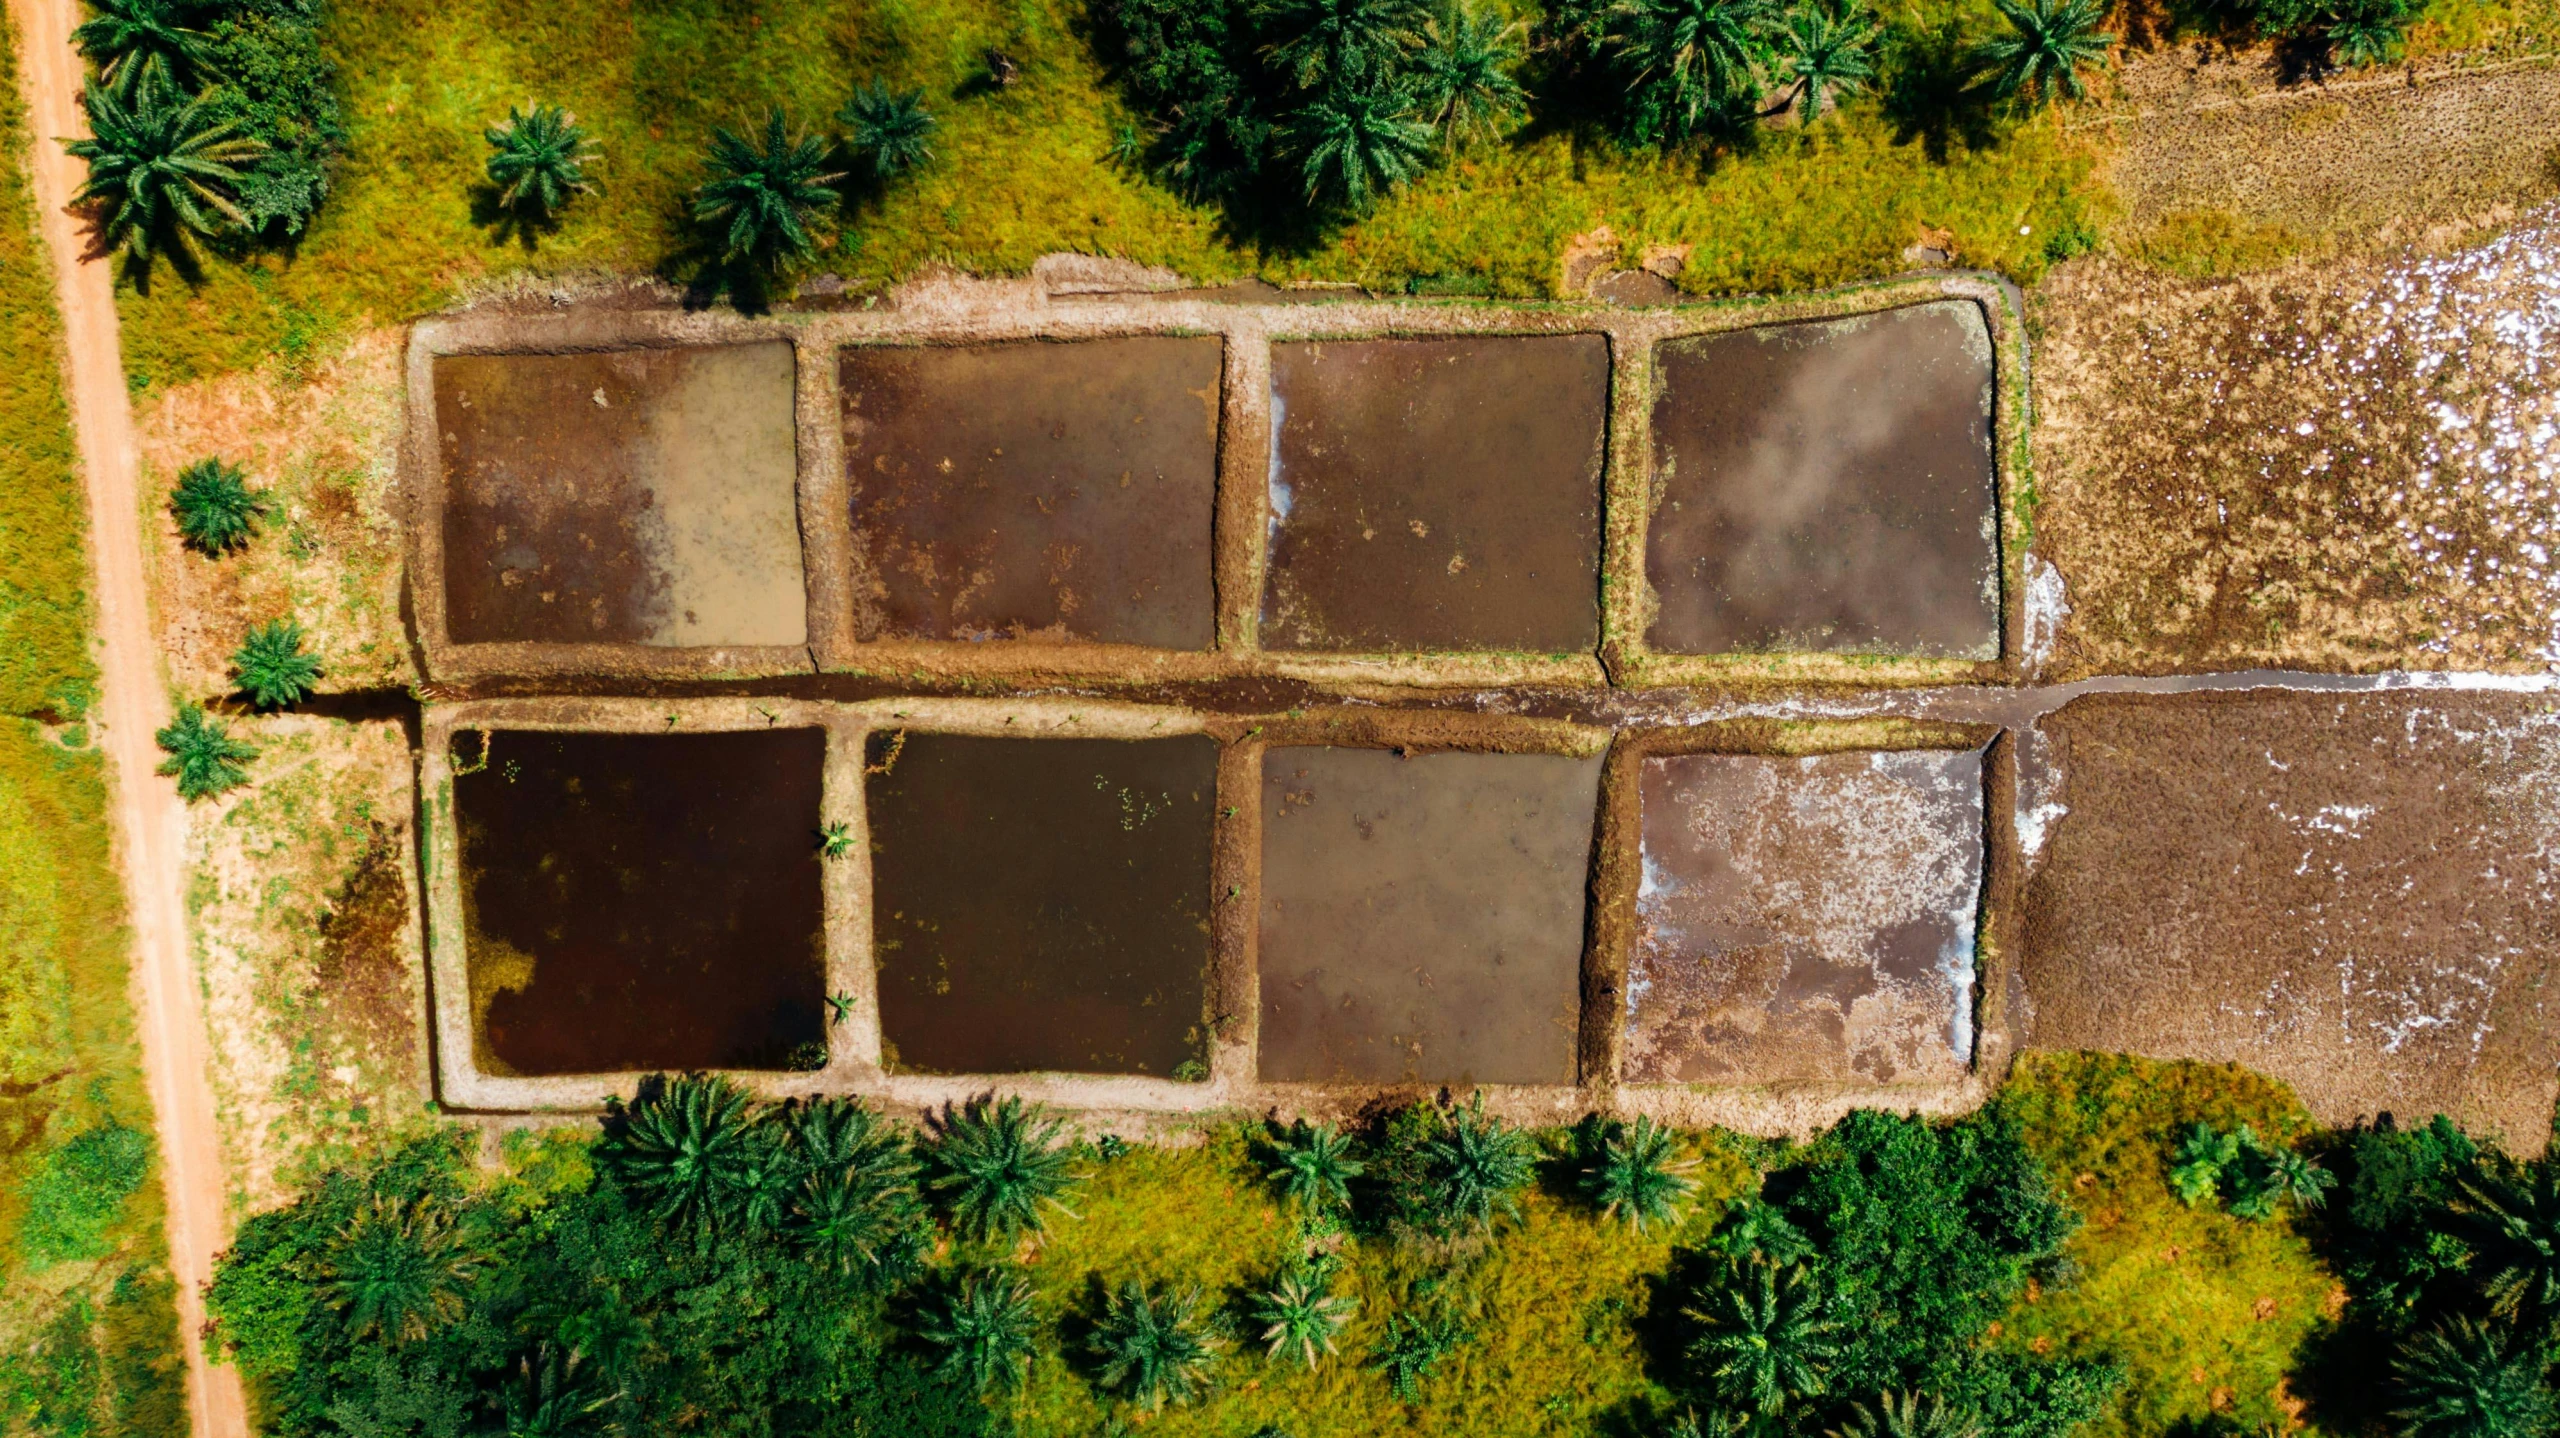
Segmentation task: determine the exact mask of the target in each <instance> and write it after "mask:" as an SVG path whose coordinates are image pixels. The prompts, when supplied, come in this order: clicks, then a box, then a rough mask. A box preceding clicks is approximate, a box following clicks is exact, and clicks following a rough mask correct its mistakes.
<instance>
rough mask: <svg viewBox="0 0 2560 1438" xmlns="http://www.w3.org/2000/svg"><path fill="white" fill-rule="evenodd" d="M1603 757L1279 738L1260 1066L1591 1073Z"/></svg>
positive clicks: (1546, 1078) (1286, 1072)
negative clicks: (1590, 963) (1589, 957)
mask: <svg viewBox="0 0 2560 1438" xmlns="http://www.w3.org/2000/svg"><path fill="white" fill-rule="evenodd" d="M1599 794H1600V761H1599V760H1598V759H1572V758H1565V757H1561V756H1556V755H1546V754H1424V755H1418V756H1415V757H1412V758H1405V757H1401V756H1399V755H1397V754H1395V753H1394V752H1392V751H1389V750H1384V749H1332V748H1275V749H1272V750H1269V751H1267V752H1266V753H1265V754H1264V756H1263V761H1262V914H1261V923H1262V928H1261V939H1260V946H1259V947H1260V965H1261V975H1262V1040H1261V1043H1262V1058H1261V1071H1262V1077H1263V1078H1264V1079H1266V1080H1269V1081H1274V1082H1312V1083H1406V1082H1413V1083H1448V1084H1467V1083H1519V1084H1567V1083H1571V1082H1573V1081H1574V1072H1575V1055H1576V1051H1577V1047H1578V1037H1579V1025H1580V1015H1581V1003H1580V993H1581V973H1582V941H1583V911H1584V902H1585V895H1586V892H1587V883H1588V877H1589V867H1590V859H1591V841H1592V821H1593V815H1594V811H1595V809H1596V808H1597V806H1598V803H1599Z"/></svg>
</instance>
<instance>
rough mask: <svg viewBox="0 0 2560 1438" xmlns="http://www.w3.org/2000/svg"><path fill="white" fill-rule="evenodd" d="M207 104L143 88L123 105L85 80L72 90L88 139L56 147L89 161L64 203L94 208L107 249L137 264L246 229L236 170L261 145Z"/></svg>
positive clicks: (182, 253)
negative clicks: (201, 238)
mask: <svg viewBox="0 0 2560 1438" xmlns="http://www.w3.org/2000/svg"><path fill="white" fill-rule="evenodd" d="M211 98H212V97H211V96H210V95H199V96H196V97H195V98H193V99H185V98H183V97H181V96H179V95H177V94H176V93H175V92H173V91H171V90H169V89H167V88H165V87H163V86H159V85H147V86H142V87H139V88H138V89H137V90H136V91H135V92H134V94H133V96H132V98H131V101H130V103H128V102H127V101H126V100H125V99H122V98H119V97H118V96H116V95H115V94H113V93H110V92H109V91H106V90H102V89H100V88H99V87H98V86H97V84H96V83H95V82H94V81H93V82H91V83H90V84H89V86H88V87H87V88H86V89H84V90H83V91H82V92H81V95H80V102H81V105H82V107H83V108H84V109H86V110H87V111H88V112H89V133H90V136H91V138H89V139H86V140H73V141H70V142H69V143H68V145H67V146H66V148H68V149H69V150H70V152H71V153H72V154H74V155H77V156H79V157H80V158H81V159H84V160H86V161H88V162H89V179H88V182H87V183H86V184H83V185H82V186H81V187H80V192H79V193H78V194H76V195H74V196H73V197H72V199H73V200H74V201H75V202H76V203H80V204H94V205H96V206H97V207H98V209H99V230H100V237H101V238H102V239H103V240H104V241H105V242H106V248H107V249H108V250H109V251H110V252H111V253H117V254H125V255H130V256H132V257H133V258H134V259H136V260H141V261H144V262H148V261H149V260H150V259H151V257H152V256H154V255H156V254H171V255H174V256H177V257H179V258H182V259H183V258H190V257H192V256H193V254H194V246H195V242H194V237H195V236H198V235H214V234H218V233H220V232H222V231H223V230H226V229H231V228H237V227H243V226H246V225H247V224H248V223H249V216H248V212H247V211H245V210H243V209H241V208H240V202H239V198H238V195H239V187H240V183H241V174H240V170H239V168H238V167H239V166H240V165H242V164H244V163H246V162H248V161H250V160H254V159H256V158H257V157H258V156H260V155H261V154H264V153H265V152H266V147H265V146H264V145H261V144H260V143H259V142H257V141H256V140H252V139H249V138H247V137H245V136H243V135H241V134H239V133H238V127H237V126H236V125H234V124H233V123H232V122H230V121H227V120H218V119H216V118H215V117H214V112H213V110H212V109H211V107H210V102H211Z"/></svg>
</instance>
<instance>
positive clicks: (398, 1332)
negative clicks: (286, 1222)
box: [319, 1194, 481, 1343]
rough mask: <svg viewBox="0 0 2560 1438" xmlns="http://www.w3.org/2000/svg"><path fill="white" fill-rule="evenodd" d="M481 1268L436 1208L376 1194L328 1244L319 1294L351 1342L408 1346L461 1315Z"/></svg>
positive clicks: (419, 1202) (448, 1218) (423, 1202)
mask: <svg viewBox="0 0 2560 1438" xmlns="http://www.w3.org/2000/svg"><path fill="white" fill-rule="evenodd" d="M480 1264H481V1259H480V1258H479V1256H478V1255H476V1254H474V1253H473V1252H472V1251H471V1249H470V1247H469V1245H467V1244H466V1243H465V1242H464V1241H463V1237H462V1235H461V1234H458V1233H456V1232H455V1231H454V1227H453V1221H452V1219H451V1218H450V1217H448V1216H447V1215H446V1213H445V1211H444V1209H443V1208H442V1207H440V1206H438V1205H436V1204H434V1203H432V1202H430V1201H428V1200H425V1199H414V1200H411V1201H408V1202H405V1203H404V1202H401V1201H399V1200H396V1199H393V1198H389V1197H386V1196H383V1195H378V1194H377V1195H376V1196H375V1197H374V1199H373V1201H372V1202H371V1203H369V1204H367V1205H365V1206H364V1207H362V1208H359V1209H357V1210H356V1211H355V1213H354V1214H353V1215H352V1216H351V1217H349V1218H348V1219H347V1221H346V1223H345V1224H344V1225H342V1226H341V1227H340V1228H339V1230H338V1233H337V1236H336V1238H335V1240H334V1241H333V1242H331V1244H330V1245H329V1249H328V1252H327V1254H326V1256H325V1257H324V1258H323V1260H322V1266H321V1282H320V1286H319V1295H320V1299H321V1301H322V1302H324V1303H326V1304H328V1305H329V1306H330V1307H331V1308H334V1309H336V1310H337V1311H338V1315H339V1321H340V1322H341V1323H343V1324H345V1326H346V1332H347V1335H348V1336H349V1337H351V1338H366V1337H371V1336H374V1335H377V1334H378V1335H380V1336H381V1338H382V1339H383V1341H385V1342H387V1343H411V1342H415V1341H417V1340H418V1339H421V1338H424V1337H426V1336H427V1334H428V1333H430V1332H431V1331H433V1330H434V1329H436V1328H439V1327H441V1326H443V1325H444V1324H447V1323H451V1322H453V1321H454V1320H455V1319H457V1318H460V1317H461V1316H462V1307H463V1295H464V1291H465V1290H466V1289H468V1288H469V1286H470V1283H471V1276H472V1274H473V1273H474V1272H475V1271H476V1270H477V1269H478V1268H479V1267H480Z"/></svg>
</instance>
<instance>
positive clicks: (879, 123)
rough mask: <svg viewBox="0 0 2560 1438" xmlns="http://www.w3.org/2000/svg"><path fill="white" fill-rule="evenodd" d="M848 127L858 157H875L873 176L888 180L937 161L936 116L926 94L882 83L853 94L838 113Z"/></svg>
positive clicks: (848, 140) (838, 119)
mask: <svg viewBox="0 0 2560 1438" xmlns="http://www.w3.org/2000/svg"><path fill="white" fill-rule="evenodd" d="M836 123H837V124H839V125H842V126H844V127H845V143H846V146H847V147H848V148H850V149H851V150H852V151H853V152H854V153H855V154H858V155H868V156H870V157H871V175H872V178H874V179H878V180H886V179H888V178H890V177H891V176H893V175H896V174H898V173H899V172H900V171H903V170H912V169H914V168H915V167H916V166H918V165H921V164H923V163H924V162H925V161H927V160H930V159H932V158H933V145H932V143H931V142H932V139H933V115H932V114H931V112H929V111H927V110H926V109H925V107H924V92H923V91H922V90H908V91H905V92H904V93H900V92H897V91H893V90H891V89H890V88H889V87H888V86H887V85H885V84H883V83H881V82H880V81H878V80H874V81H872V82H871V83H870V84H868V85H865V86H863V87H862V88H860V89H858V90H856V91H854V92H853V98H852V99H850V100H847V101H845V102H844V108H843V109H841V110H838V111H837V112H836Z"/></svg>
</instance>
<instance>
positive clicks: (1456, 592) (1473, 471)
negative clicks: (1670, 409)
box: [1262, 335, 1609, 654]
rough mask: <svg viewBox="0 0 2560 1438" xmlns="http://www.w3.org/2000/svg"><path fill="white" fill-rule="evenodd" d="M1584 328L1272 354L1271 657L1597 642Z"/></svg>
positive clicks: (1551, 648) (1596, 473)
mask: <svg viewBox="0 0 2560 1438" xmlns="http://www.w3.org/2000/svg"><path fill="white" fill-rule="evenodd" d="M1608 423H1609V342H1608V340H1607V338H1606V337H1605V336H1601V335H1555V336H1534V337H1519V336H1515V337H1506V338H1490V339H1396V340H1358V341H1326V342H1322V343H1303V344H1275V345H1273V346H1272V347H1271V431H1272V435H1271V470H1270V478H1269V483H1270V493H1271V566H1270V577H1269V580H1268V583H1267V586H1266V588H1265V590H1264V593H1263V603H1262V637H1263V642H1264V643H1265V644H1266V645H1268V646H1270V647H1272V648H1275V649H1316V650H1470V649H1496V650H1502V649H1510V650H1525V651H1530V652H1535V653H1544V654H1556V653H1565V652H1572V651H1587V650H1590V649H1591V648H1593V647H1594V646H1595V645H1597V644H1598V643H1599V639H1600V466H1601V459H1602V454H1603V452H1604V450H1605V449H1606V447H1607V440H1608Z"/></svg>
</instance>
